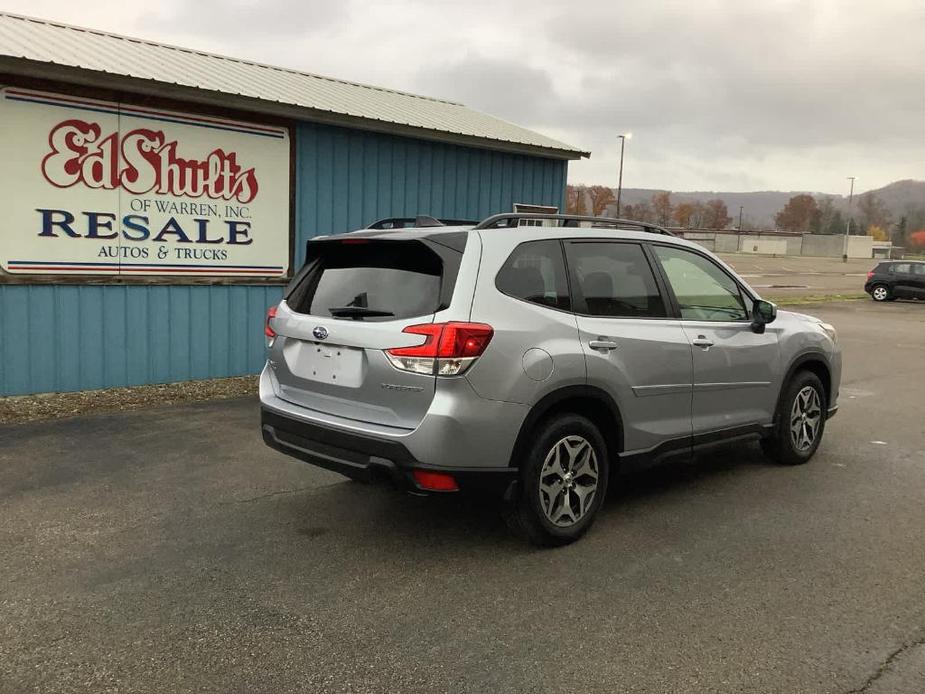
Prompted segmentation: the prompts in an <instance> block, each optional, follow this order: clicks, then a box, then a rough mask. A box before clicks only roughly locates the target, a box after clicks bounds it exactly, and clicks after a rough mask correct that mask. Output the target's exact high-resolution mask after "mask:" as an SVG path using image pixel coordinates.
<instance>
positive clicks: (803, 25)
mask: <svg viewBox="0 0 925 694" xmlns="http://www.w3.org/2000/svg"><path fill="white" fill-rule="evenodd" d="M0 7H2V8H4V9H5V10H7V11H11V12H16V13H20V14H27V15H33V16H39V17H44V18H50V19H58V20H61V21H64V22H68V23H72V24H78V25H82V26H91V27H95V28H100V29H105V30H109V31H115V32H117V33H123V34H129V35H135V36H141V37H144V38H149V39H152V40H155V41H163V42H167V43H174V44H179V45H183V46H189V47H193V48H200V49H204V50H210V51H215V52H219V53H223V54H227V55H233V56H236V57H242V58H249V59H253V60H257V61H261V62H266V63H272V64H276V65H281V66H285V67H292V68H296V69H301V70H305V71H308V72H315V73H319V74H322V75H328V76H332V77H339V78H343V79H349V80H355V81H360V82H367V83H372V84H376V85H380V86H385V87H392V88H395V89H401V90H405V91H412V92H417V93H422V94H426V95H429V96H437V97H443V98H448V99H452V100H454V101H461V102H463V103H465V104H467V105H468V106H471V107H473V108H476V109H479V110H482V111H486V112H489V113H492V114H495V115H497V116H500V117H502V118H506V119H508V120H511V121H514V122H516V123H519V124H521V125H525V126H528V127H531V128H534V129H536V130H539V131H541V132H543V133H546V134H548V135H550V136H553V137H557V138H559V139H561V140H563V141H565V142H568V143H570V144H574V145H577V146H579V147H581V148H583V149H590V150H591V152H592V157H591V159H590V160H583V161H581V162H575V163H572V164H571V165H570V174H569V178H570V180H571V181H572V182H576V183H605V184H611V185H616V177H617V166H618V160H619V144H618V141H617V139H616V135H617V134H618V133H621V132H632V133H633V138H632V140H630V141H629V142H628V143H627V150H626V163H625V168H624V179H623V182H624V185H625V186H627V187H645V188H665V189H669V190H678V191H683V190H724V191H746V190H809V191H819V192H828V193H845V192H847V182H846V180H845V177H846V176H849V175H853V176H857V186H858V189H859V190H868V189H871V188H877V187H880V186H882V185H884V184H886V183H889V182H890V181H894V180H897V179H903V178H916V179H923V178H925V2H922V0H878V1H877V2H873V1H871V0H866V1H863V2H854V1H851V0H837V1H836V0H830V1H812V0H809V1H807V0H803V1H801V2H789V1H778V2H772V1H770V0H730V1H728V2H727V1H722V0H712V1H711V0H697V1H696V2H690V1H685V2H670V1H669V2H659V0H640V1H638V2H637V1H636V0H586V1H585V2H570V3H543V2H541V1H540V0H464V1H462V2H460V1H458V0H455V1H449V0H380V1H379V2H361V1H360V0H325V1H318V0H261V1H260V2H240V1H237V2H220V1H219V0H161V1H160V2H157V3H152V2H140V1H137V0H119V1H118V2H113V0H105V1H102V0H85V1H84V2H80V3H75V2H72V1H71V0H0Z"/></svg>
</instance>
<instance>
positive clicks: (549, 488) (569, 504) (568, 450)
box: [539, 435, 598, 528]
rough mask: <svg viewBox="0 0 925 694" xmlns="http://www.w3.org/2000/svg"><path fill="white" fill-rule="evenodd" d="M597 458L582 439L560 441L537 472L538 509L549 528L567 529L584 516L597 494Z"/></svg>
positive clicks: (569, 438)
mask: <svg viewBox="0 0 925 694" xmlns="http://www.w3.org/2000/svg"><path fill="white" fill-rule="evenodd" d="M597 483H598V467H597V455H596V454H595V452H594V448H593V446H591V444H590V443H589V442H588V440H587V439H585V438H584V437H582V436H577V435H576V436H566V437H565V438H563V439H560V440H559V441H558V442H557V443H556V444H555V445H554V446H553V447H552V448H551V449H550V451H549V453H548V454H547V455H546V459H545V460H544V461H543V467H542V469H541V470H540V490H539V492H540V507H541V508H542V509H543V513H544V514H545V515H546V518H547V519H549V521H550V522H551V523H552V524H553V525H557V526H559V527H563V528H564V527H568V526H570V525H574V524H575V523H577V522H578V521H580V520H581V519H582V518H584V516H585V514H587V512H588V510H589V509H590V508H591V504H592V502H593V501H594V495H595V492H596V491H597Z"/></svg>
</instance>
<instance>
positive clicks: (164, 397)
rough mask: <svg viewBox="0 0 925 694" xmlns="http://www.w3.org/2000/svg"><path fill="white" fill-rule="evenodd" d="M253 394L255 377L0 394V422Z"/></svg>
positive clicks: (138, 408)
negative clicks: (25, 393)
mask: <svg viewBox="0 0 925 694" xmlns="http://www.w3.org/2000/svg"><path fill="white" fill-rule="evenodd" d="M256 395H257V376H237V377H234V378H213V379H208V380H201V381H184V382H182V383H162V384H156V385H144V386H131V387H128V388H104V389H102V390H84V391H79V392H76V393H41V394H39V395H14V396H8V397H0V424H21V423H23V422H36V421H41V420H47V419H62V418H66V417H79V416H82V415H87V414H101V413H106V412H127V411H132V410H142V409H145V408H148V407H156V406H159V405H177V404H181V403H188V402H201V401H204V400H230V399H232V398H244V397H248V396H256Z"/></svg>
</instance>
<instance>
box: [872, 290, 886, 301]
mask: <svg viewBox="0 0 925 694" xmlns="http://www.w3.org/2000/svg"><path fill="white" fill-rule="evenodd" d="M873 295H874V299H876V300H877V301H886V298H887V297H888V296H889V293H888V292H887V290H886V287H874V292H873Z"/></svg>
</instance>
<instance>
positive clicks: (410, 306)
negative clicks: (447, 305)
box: [287, 239, 459, 321]
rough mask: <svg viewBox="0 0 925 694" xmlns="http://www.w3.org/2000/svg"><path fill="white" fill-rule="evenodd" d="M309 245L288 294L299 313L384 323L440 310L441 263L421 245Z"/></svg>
mask: <svg viewBox="0 0 925 694" xmlns="http://www.w3.org/2000/svg"><path fill="white" fill-rule="evenodd" d="M309 248H310V253H311V257H310V259H309V265H308V267H307V271H306V273H305V276H304V277H303V278H302V281H301V282H300V283H299V285H298V286H296V287H295V289H294V290H293V291H292V293H291V294H290V295H289V296H288V297H287V302H288V304H289V307H290V308H291V309H292V310H294V311H296V312H298V313H306V314H310V315H313V316H332V317H334V318H345V319H352V320H365V321H386V320H396V319H402V318H412V317H417V316H426V315H430V314H433V313H435V312H436V311H437V310H438V309H439V308H440V304H441V284H442V279H443V275H444V262H443V259H442V258H441V257H440V255H438V254H437V253H436V252H434V251H433V250H431V248H428V246H427V245H425V244H424V243H421V242H418V241H370V240H366V239H352V240H347V241H326V242H323V243H317V244H311V245H310V247H309ZM450 253H455V254H456V255H459V254H458V253H456V252H455V251H450ZM454 279H455V273H454Z"/></svg>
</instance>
